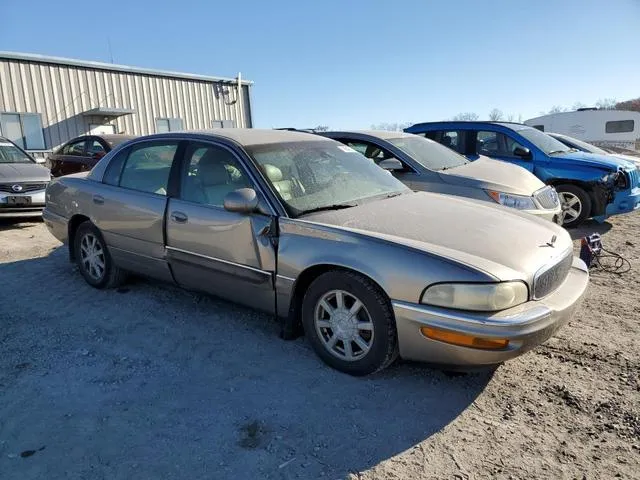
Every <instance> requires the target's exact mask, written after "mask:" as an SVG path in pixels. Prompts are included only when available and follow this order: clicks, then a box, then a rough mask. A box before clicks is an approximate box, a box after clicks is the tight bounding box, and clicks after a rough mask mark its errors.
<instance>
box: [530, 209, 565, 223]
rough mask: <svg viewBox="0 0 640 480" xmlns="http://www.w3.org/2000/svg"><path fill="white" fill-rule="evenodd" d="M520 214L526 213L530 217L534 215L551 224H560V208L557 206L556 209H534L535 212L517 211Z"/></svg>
mask: <svg viewBox="0 0 640 480" xmlns="http://www.w3.org/2000/svg"><path fill="white" fill-rule="evenodd" d="M519 211H520V212H524V213H528V214H530V215H535V216H536V217H539V218H544V219H545V220H549V221H550V222H553V223H559V222H560V214H561V213H562V207H560V205H558V207H557V208H553V209H536V210H519Z"/></svg>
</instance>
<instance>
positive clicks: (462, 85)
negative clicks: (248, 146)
mask: <svg viewBox="0 0 640 480" xmlns="http://www.w3.org/2000/svg"><path fill="white" fill-rule="evenodd" d="M2 4H3V7H2V17H3V18H2V26H1V28H0V49H1V50H10V51H18V52H30V53H40V54H45V55H56V56H64V57H71V58H78V59H83V60H97V61H109V60H110V57H109V49H108V40H107V38H109V39H110V41H111V48H112V52H113V58H114V62H115V63H120V64H125V65H135V66H140V67H148V68H158V69H169V70H177V71H183V72H189V73H199V74H208V75H219V76H231V77H233V76H235V75H236V74H237V72H238V71H240V72H242V75H243V77H245V78H247V79H250V80H253V81H254V82H255V85H254V87H253V94H252V96H253V107H254V122H255V126H258V127H267V128H270V127H279V126H295V127H312V126H316V125H328V126H330V127H332V128H368V127H370V126H371V125H372V124H378V123H381V122H387V123H393V122H418V121H428V120H441V119H447V118H451V117H453V116H454V115H456V114H457V113H460V112H476V113H478V114H479V115H480V117H481V118H486V117H487V115H488V113H489V111H490V110H491V109H492V108H494V107H497V108H499V109H501V110H502V111H503V112H505V113H511V114H514V115H515V116H516V118H517V116H518V115H519V114H521V115H522V118H523V119H527V118H530V117H532V116H536V115H538V114H539V113H540V112H541V111H543V110H548V109H550V108H551V107H552V106H553V105H563V106H567V107H570V106H572V105H573V104H574V103H575V102H578V101H580V102H582V103H585V104H588V105H592V104H594V103H595V102H596V101H597V100H598V99H601V98H616V99H617V100H627V99H630V98H635V97H639V96H640V62H638V46H639V45H640V27H639V25H640V1H638V0H611V1H606V0H604V1H590V0H575V1H574V0H564V1H560V0H558V1H551V0H546V1H545V0H539V1H524V0H520V1H513V0H495V1H492V0H485V1H482V2H479V1H456V0H451V1H439V2H436V1H428V0H404V1H403V0H395V1H392V0H350V1H348V0H323V1H311V0H297V1H288V0H277V1H269V0H245V1H243V2H230V1H226V2H220V1H215V0H210V1H206V0H203V1H200V2H196V1H191V0H181V1H175V0H173V1H165V0H154V1H145V0H128V1H121V0H111V1H110V2H88V1H86V0H83V1H77V0H66V1H59V2H56V1H51V0H2ZM62 5H64V7H62Z"/></svg>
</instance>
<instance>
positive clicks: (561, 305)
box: [392, 258, 589, 367]
mask: <svg viewBox="0 0 640 480" xmlns="http://www.w3.org/2000/svg"><path fill="white" fill-rule="evenodd" d="M588 283H589V273H588V271H587V267H586V265H585V264H584V262H582V260H580V259H578V258H574V260H573V265H572V268H571V270H570V271H569V274H568V276H567V278H566V280H565V281H564V283H563V284H562V285H561V286H560V288H558V289H557V290H556V291H555V292H553V293H552V294H550V295H548V296H547V297H545V298H543V299H541V300H537V301H529V302H527V303H525V304H522V305H519V306H517V307H514V308H510V309H508V310H504V311H502V312H498V313H487V314H483V313H478V312H462V311H459V310H449V309H444V308H436V307H430V306H427V305H418V304H413V303H406V302H399V301H394V302H392V304H393V310H394V313H395V317H396V327H397V331H398V343H399V347H400V356H401V357H402V358H404V359H407V360H416V361H420V362H427V363H432V364H440V365H448V366H462V367H473V366H481V365H493V364H498V363H502V362H504V361H505V360H509V359H510V358H514V357H517V356H518V355H521V354H523V353H525V352H526V351H528V350H531V349H532V348H534V347H536V346H537V345H540V344H541V343H543V342H545V341H546V340H547V339H548V338H549V337H551V336H552V335H553V334H554V333H555V332H556V331H557V330H558V329H559V328H560V327H562V325H564V324H565V323H567V322H568V321H569V320H570V319H571V318H572V317H573V314H574V312H575V310H576V308H577V307H578V306H579V305H580V302H581V300H582V297H583V296H584V293H585V291H586V289H587V284H588ZM421 327H434V328H437V329H439V330H445V331H449V332H455V333H462V334H466V335H473V336H476V337H481V338H487V339H492V338H493V339H508V340H509V344H508V346H507V347H506V348H504V349H502V350H484V349H478V348H469V347H462V346H457V345H452V344H449V343H444V342H441V341H437V340H432V339H430V338H427V337H425V336H424V335H422V333H421V332H420V328H421Z"/></svg>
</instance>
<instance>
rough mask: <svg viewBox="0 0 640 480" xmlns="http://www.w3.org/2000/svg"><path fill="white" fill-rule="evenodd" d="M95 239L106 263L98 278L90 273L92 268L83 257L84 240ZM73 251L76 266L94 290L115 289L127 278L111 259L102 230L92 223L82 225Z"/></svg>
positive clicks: (74, 242)
mask: <svg viewBox="0 0 640 480" xmlns="http://www.w3.org/2000/svg"><path fill="white" fill-rule="evenodd" d="M85 238H87V239H90V238H91V239H93V238H95V241H96V245H98V246H99V247H100V249H101V250H102V252H103V253H102V259H103V263H104V269H103V272H102V275H100V276H97V277H96V275H95V274H93V273H92V272H91V271H90V267H89V266H88V264H87V262H83V260H82V259H83V256H82V242H83V239H85ZM73 249H74V254H75V259H76V264H77V265H78V270H80V273H81V274H82V276H83V277H84V279H85V281H86V282H87V283H88V284H89V285H91V286H92V287H94V288H100V289H104V288H115V287H117V286H119V285H121V284H122V283H123V282H124V280H125V277H126V273H125V272H124V271H123V270H122V269H121V268H118V267H117V266H116V265H115V264H114V263H113V260H112V259H111V255H110V253H109V249H108V248H107V245H106V243H105V241H104V238H103V237H102V234H101V233H100V230H98V228H97V227H96V226H95V225H93V224H92V223H91V222H88V221H87V222H84V223H82V224H80V226H79V227H78V229H77V230H76V233H75V235H74V239H73Z"/></svg>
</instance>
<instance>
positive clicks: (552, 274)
mask: <svg viewBox="0 0 640 480" xmlns="http://www.w3.org/2000/svg"><path fill="white" fill-rule="evenodd" d="M572 263H573V253H572V252H569V253H568V254H567V256H566V257H564V258H563V259H562V260H560V261H559V262H558V263H556V264H555V265H553V266H552V267H551V268H548V269H546V270H542V271H541V272H540V273H538V274H537V275H536V278H535V279H534V281H533V298H535V299H536V300H537V299H539V298H542V297H546V296H547V295H549V294H550V293H551V292H554V291H556V290H557V289H558V287H560V285H562V283H563V282H564V281H565V279H566V278H567V275H569V270H571V264H572Z"/></svg>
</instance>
